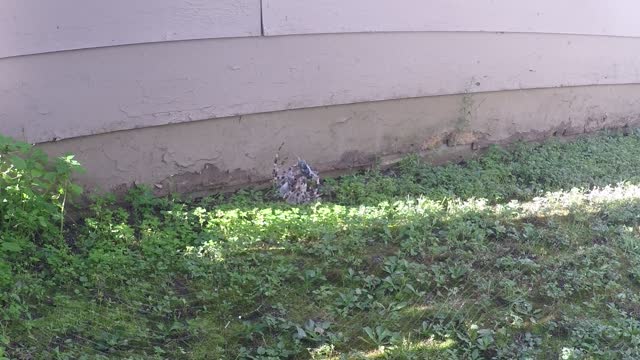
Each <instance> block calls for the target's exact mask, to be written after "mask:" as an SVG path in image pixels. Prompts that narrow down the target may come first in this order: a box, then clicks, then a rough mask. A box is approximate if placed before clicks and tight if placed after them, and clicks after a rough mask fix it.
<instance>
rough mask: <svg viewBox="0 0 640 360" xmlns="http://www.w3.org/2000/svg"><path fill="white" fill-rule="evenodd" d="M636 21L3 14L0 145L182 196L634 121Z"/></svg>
mask: <svg viewBox="0 0 640 360" xmlns="http://www.w3.org/2000/svg"><path fill="white" fill-rule="evenodd" d="M637 10H640V5H638V4H636V2H633V1H631V0H616V1H611V2H601V1H596V0H580V1H579V0H567V1H566V2H562V4H559V3H557V2H554V1H551V0H541V1H537V2H532V1H522V0H518V1H515V0H478V1H474V2H468V1H462V0H447V1H444V0H420V1H418V0H399V1H397V2H389V1H382V0H368V1H363V0H352V1H347V2H343V1H341V2H338V1H336V0H323V1H314V2H304V1H297V0H262V1H260V0H216V1H199V0H197V1H167V0H137V1H133V2H130V1H124V0H114V1H111V2H102V3H101V4H97V3H95V2H77V1H71V0H61V1H59V2H55V3H54V2H49V1H45V0H26V1H18V0H9V1H5V2H2V3H1V4H0V95H1V96H0V133H3V134H8V135H11V136H14V137H16V138H19V139H22V140H25V141H28V142H32V143H40V144H41V146H42V147H43V148H45V149H47V150H49V151H51V152H52V153H60V152H64V151H73V152H76V153H78V156H79V157H80V158H81V160H84V162H85V165H86V166H87V167H89V170H90V171H89V172H88V174H87V175H85V176H84V177H83V178H82V179H81V180H82V181H83V182H84V183H85V184H87V185H89V186H90V187H92V188H93V187H102V188H104V189H111V188H114V187H118V186H121V185H123V184H124V185H126V184H129V185H130V184H131V183H133V182H134V181H136V182H143V183H150V184H159V186H158V187H157V189H158V190H159V191H166V190H167V189H168V188H172V187H177V188H178V189H179V190H184V191H187V190H189V191H191V190H198V189H199V188H215V187H220V186H224V185H234V184H241V183H247V182H252V181H259V180H263V179H264V178H265V177H266V176H268V174H269V171H270V166H271V158H272V157H273V155H274V152H275V149H277V147H278V146H279V145H280V144H281V143H282V142H285V144H286V148H285V149H286V150H285V151H287V152H289V153H290V154H291V155H295V156H302V157H305V158H307V159H309V160H310V161H312V163H314V164H317V165H318V166H319V167H321V168H322V169H323V170H327V171H328V170H332V169H341V168H345V167H349V166H350V165H353V164H354V163H357V164H363V163H365V162H368V161H371V160H372V159H373V158H374V157H375V156H383V157H386V156H390V157H397V156H399V155H400V154H402V153H405V152H408V151H414V150H418V151H422V152H424V153H425V154H426V155H428V156H435V157H443V156H445V155H446V154H449V155H450V154H454V153H455V154H457V153H458V152H463V151H467V152H470V151H472V150H473V149H476V148H478V147H481V146H484V145H486V144H488V143H491V142H505V141H510V140H513V139H516V138H518V137H519V136H521V135H522V136H525V137H527V138H538V137H540V136H547V135H551V134H553V133H554V132H556V135H557V134H563V133H564V134H573V133H580V132H585V131H592V130H594V129H597V128H602V127H607V126H610V127H613V126H624V125H626V124H632V125H633V124H635V123H636V119H637V114H639V113H640V108H639V105H638V100H636V98H640V97H638V96H637V94H639V92H638V86H640V85H637V84H640V37H639V36H640V23H638V22H637V21H635V19H634V18H633V16H634V15H635V14H636V13H637ZM114 45H115V46H114ZM565 130H566V131H565ZM523 134H524V135H523ZM443 144H445V145H443ZM446 144H449V145H450V146H447V145H446ZM472 144H473V145H472ZM449 155H446V156H449Z"/></svg>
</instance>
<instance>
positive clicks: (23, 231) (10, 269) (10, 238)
mask: <svg viewBox="0 0 640 360" xmlns="http://www.w3.org/2000/svg"><path fill="white" fill-rule="evenodd" d="M81 169H82V168H81V166H80V163H78V161H76V160H75V159H74V158H73V155H66V156H62V157H59V158H57V159H55V160H54V161H51V160H50V159H49V158H48V157H47V155H46V154H45V153H44V152H43V151H42V150H40V149H37V148H34V147H33V146H31V145H29V144H27V143H24V142H19V141H15V140H12V139H11V138H8V137H4V136H0V304H1V305H4V306H2V318H3V319H5V320H7V318H16V317H18V316H20V314H21V313H22V311H21V309H19V305H17V304H19V303H21V301H22V300H21V296H20V295H19V294H18V293H17V291H18V289H17V287H16V286H14V285H15V284H14V283H15V281H16V277H17V276H26V277H31V276H37V275H38V274H37V272H36V273H34V272H33V269H39V270H40V272H45V271H46V270H47V269H49V268H50V265H51V264H53V263H55V262H57V261H60V259H63V258H64V257H65V253H66V252H67V249H66V245H65V243H64V239H63V234H62V232H63V226H64V215H65V207H66V206H67V205H66V204H67V202H68V199H69V198H70V196H73V195H78V194H80V193H81V192H82V189H81V188H80V187H79V186H78V185H75V184H73V183H72V182H71V175H72V173H73V172H74V171H78V170H81ZM22 284H24V283H22ZM21 286H22V285H21Z"/></svg>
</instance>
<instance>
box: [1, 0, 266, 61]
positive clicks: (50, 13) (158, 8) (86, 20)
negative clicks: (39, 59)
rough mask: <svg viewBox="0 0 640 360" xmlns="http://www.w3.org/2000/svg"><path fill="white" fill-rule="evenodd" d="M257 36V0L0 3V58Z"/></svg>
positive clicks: (24, 0) (10, 0)
mask: <svg viewBox="0 0 640 360" xmlns="http://www.w3.org/2000/svg"><path fill="white" fill-rule="evenodd" d="M260 33H261V25H260V0H213V1H211V0H102V1H97V0H86V1H78V0H2V1H0V58H2V57H9V56H16V55H26V54H38V53H45V52H52V51H61V50H71V49H84V48H94V47H102V46H112V45H125V44H138V43H148V42H159V41H171V40H190V39H206V38H221V37H242V36H259V35H260Z"/></svg>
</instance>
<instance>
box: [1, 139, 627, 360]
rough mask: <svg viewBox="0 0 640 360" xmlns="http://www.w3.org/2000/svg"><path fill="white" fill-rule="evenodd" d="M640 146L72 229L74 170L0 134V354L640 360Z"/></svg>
mask: <svg viewBox="0 0 640 360" xmlns="http://www.w3.org/2000/svg"><path fill="white" fill-rule="evenodd" d="M639 154H640V136H639V135H636V134H632V135H629V136H622V135H612V134H604V135H601V136H597V137H592V138H587V139H580V140H576V141H574V142H571V143H560V142H548V143H545V144H541V145H540V144H520V145H518V146H516V147H515V148H514V149H512V150H509V151H506V150H503V149H500V148H492V149H491V150H490V151H488V153H486V154H485V155H483V156H481V157H479V158H477V159H473V160H468V161H466V162H465V163H463V164H451V165H447V166H440V167H434V166H430V165H428V164H424V163H422V162H421V161H420V160H419V159H418V158H416V157H409V158H407V159H405V160H404V161H402V162H401V163H400V164H399V165H398V166H396V167H394V168H393V169H390V170H385V171H377V170H372V171H367V172H363V173H359V174H355V175H350V176H345V177H342V178H340V179H335V180H327V181H326V182H325V185H324V192H325V193H324V195H323V201H322V202H321V203H315V204H309V205H299V206H293V205H288V204H285V203H283V202H280V201H275V200H272V199H273V196H272V194H270V193H269V192H268V191H267V192H263V191H253V190H245V191H241V192H239V193H237V194H235V195H233V196H231V197H230V198H229V197H223V196H214V197H209V198H204V199H199V200H189V201H187V200H184V201H183V200H179V199H167V198H154V197H153V196H151V194H150V192H149V191H148V190H146V189H144V188H137V189H134V190H132V191H131V192H130V194H129V195H128V197H127V203H126V204H125V205H124V206H122V205H116V204H115V203H114V202H113V199H110V198H109V197H108V196H107V197H102V198H97V199H95V200H94V202H93V203H92V205H91V211H90V214H88V216H87V217H85V218H83V219H81V220H79V221H77V222H75V223H67V224H65V223H61V222H60V219H61V217H62V216H63V215H64V203H65V199H66V196H65V195H66V194H71V193H77V192H78V191H79V189H77V188H76V187H73V186H72V184H71V183H70V181H69V179H70V177H69V175H70V173H71V171H73V170H74V169H75V168H77V167H78V164H77V163H75V162H74V161H73V158H72V157H65V158H62V159H59V160H58V161H57V163H55V164H53V165H52V164H51V163H50V162H49V161H48V160H47V159H46V158H44V157H43V155H42V154H41V153H39V152H38V151H36V150H34V149H31V148H29V147H28V146H26V145H24V144H17V143H15V142H12V141H10V140H8V139H6V138H5V139H2V142H0V175H1V177H0V185H2V187H0V191H1V192H0V195H1V196H0V220H1V221H2V222H1V223H0V261H1V262H0V316H1V317H0V319H1V320H0V358H2V357H5V358H10V359H425V358H429V359H431V358H433V359H456V358H458V359H494V358H495V359H637V358H640V293H639V292H638V289H640V156H638V155H639ZM51 166H53V168H52V167H51ZM61 225H62V226H61Z"/></svg>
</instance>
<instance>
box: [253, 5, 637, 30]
mask: <svg viewBox="0 0 640 360" xmlns="http://www.w3.org/2000/svg"><path fill="white" fill-rule="evenodd" d="M263 12H264V14H263V16H264V20H265V34H266V35H292V34H325V33H345V32H390V31H485V32H527V33H553V34H584V35H610V36H635V37H637V36H640V22H638V21H637V15H638V14H639V13H640V2H638V1H637V0H610V1H603V0H562V1H557V0H535V1H531V0H472V1H470V0H393V1H389V0H347V1H345V0H314V1H304V0H264V4H263Z"/></svg>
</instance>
